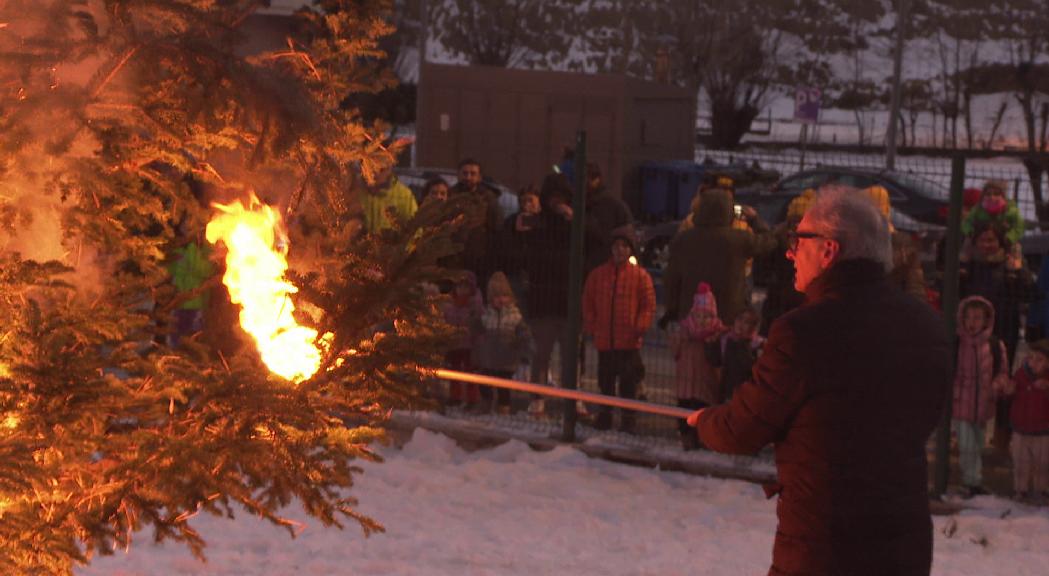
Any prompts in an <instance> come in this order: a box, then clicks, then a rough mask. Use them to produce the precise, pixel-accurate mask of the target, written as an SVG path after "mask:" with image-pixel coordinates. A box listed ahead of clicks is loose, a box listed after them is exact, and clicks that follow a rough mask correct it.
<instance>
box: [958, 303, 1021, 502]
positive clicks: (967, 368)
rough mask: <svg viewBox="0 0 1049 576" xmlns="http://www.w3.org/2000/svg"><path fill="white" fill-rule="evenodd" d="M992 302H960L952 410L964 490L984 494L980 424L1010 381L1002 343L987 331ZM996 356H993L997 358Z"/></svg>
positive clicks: (990, 327) (991, 412) (987, 418)
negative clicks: (956, 365)
mask: <svg viewBox="0 0 1049 576" xmlns="http://www.w3.org/2000/svg"><path fill="white" fill-rule="evenodd" d="M993 329H994V306H992V305H991V303H990V302H989V301H988V300H987V299H985V298H982V297H980V296H970V297H968V298H966V299H964V300H962V301H961V304H960V305H959V306H958V367H957V370H956V372H955V377H954V406H953V410H952V412H951V416H952V420H953V422H952V423H953V425H954V430H955V432H956V433H957V435H958V464H959V466H960V468H961V472H962V494H963V496H965V497H972V496H975V495H979V494H987V490H986V489H985V488H984V487H983V485H982V483H983V447H984V428H985V427H986V425H987V422H988V421H990V419H991V418H992V417H993V416H994V410H995V401H996V400H997V398H998V396H999V395H1000V394H1001V392H1002V391H1004V389H1005V388H1006V386H1007V385H1008V378H1009V364H1008V362H1007V360H1006V358H1007V356H1006V353H1005V344H1004V343H1003V342H1002V341H1001V340H1000V339H998V338H997V337H995V336H993V335H992V334H991V331H992V330H993ZM995 356H997V358H995Z"/></svg>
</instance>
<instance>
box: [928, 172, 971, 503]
mask: <svg viewBox="0 0 1049 576" xmlns="http://www.w3.org/2000/svg"><path fill="white" fill-rule="evenodd" d="M964 188H965V157H964V156H955V157H954V158H953V159H952V160H951V197H950V209H949V211H948V212H947V247H946V253H945V262H944V268H943V294H942V298H941V303H942V305H943V322H944V324H945V325H946V326H947V334H948V335H950V336H952V337H953V335H954V333H955V331H956V323H957V311H958V296H959V294H958V291H959V286H958V253H959V251H960V250H961V243H962V191H963V190H964ZM954 353H955V351H953V350H952V351H951V354H952V357H953V355H954ZM952 397H953V396H952V395H951V393H950V391H948V393H947V401H946V403H945V406H944V409H943V417H942V419H941V420H940V428H939V430H937V431H936V463H935V465H936V467H935V469H934V474H933V495H934V496H936V497H942V496H943V494H944V493H945V492H947V479H948V476H949V474H950V470H951V454H950V450H951V408H952V406H951V404H952V402H951V398H952Z"/></svg>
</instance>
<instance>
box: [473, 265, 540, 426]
mask: <svg viewBox="0 0 1049 576" xmlns="http://www.w3.org/2000/svg"><path fill="white" fill-rule="evenodd" d="M487 295H488V305H487V306H485V308H484V312H482V313H481V315H480V316H479V317H478V318H477V319H476V320H475V321H474V325H473V330H474V334H475V336H476V339H475V341H476V346H475V347H474V355H473V356H474V364H475V365H476V366H477V368H479V369H480V370H481V371H482V372H483V373H485V374H488V375H490V376H495V377H496V378H506V379H511V378H513V375H514V372H515V371H516V370H517V367H518V366H519V365H520V364H521V362H522V361H526V362H527V361H529V360H531V357H532V350H533V348H534V346H535V345H534V344H533V342H532V332H531V331H530V330H529V329H528V324H527V323H526V322H525V321H524V318H523V317H522V316H521V311H520V310H519V309H518V308H517V303H516V301H515V298H514V292H513V290H512V289H511V287H510V281H509V280H508V279H507V278H506V275H505V274H503V273H502V272H496V273H494V274H492V276H491V278H489V279H488V294H487ZM481 396H482V397H483V398H484V399H485V400H486V401H490V400H491V397H492V388H490V387H488V386H485V387H484V388H482V389H481ZM495 398H496V405H497V410H498V411H499V413H500V414H509V413H510V390H508V389H506V388H496V389H495Z"/></svg>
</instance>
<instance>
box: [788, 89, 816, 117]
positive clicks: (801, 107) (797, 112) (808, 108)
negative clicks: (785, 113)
mask: <svg viewBox="0 0 1049 576" xmlns="http://www.w3.org/2000/svg"><path fill="white" fill-rule="evenodd" d="M821 95H822V94H821V93H820V89H819V88H813V87H811V86H798V87H797V88H796V89H795V91H794V119H795V120H797V121H798V122H801V123H803V124H815V123H816V122H817V121H819V118H820V96H821Z"/></svg>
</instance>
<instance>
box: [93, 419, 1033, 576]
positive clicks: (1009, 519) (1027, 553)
mask: <svg viewBox="0 0 1049 576" xmlns="http://www.w3.org/2000/svg"><path fill="white" fill-rule="evenodd" d="M383 453H384V456H385V458H386V462H385V463H382V464H365V465H364V469H365V473H364V474H363V475H361V476H359V477H358V482H357V485H356V486H355V488H354V490H353V494H354V495H355V496H356V497H357V498H359V499H360V510H361V511H362V512H364V513H366V514H368V515H371V516H372V517H374V518H376V519H378V520H380V521H381V522H382V523H383V524H385V526H386V530H387V531H386V533H384V534H378V535H373V536H371V537H370V538H365V537H363V536H362V534H361V532H360V530H359V529H357V528H356V527H355V526H350V527H349V528H348V529H347V530H344V531H339V530H336V529H325V528H323V527H322V526H321V525H320V524H319V523H318V522H316V521H313V520H307V519H306V517H305V515H304V514H302V513H297V514H295V513H292V514H290V515H291V516H292V517H293V518H295V519H297V520H299V521H302V522H304V523H305V524H306V528H305V529H304V530H303V531H302V533H301V534H300V535H299V537H298V538H297V539H294V540H292V539H290V538H289V537H288V534H287V532H286V531H284V530H282V529H278V528H275V527H273V526H272V525H270V524H268V523H264V522H262V521H260V520H258V519H256V518H254V517H252V516H249V515H247V514H243V515H241V516H238V517H237V519H236V520H233V521H230V520H226V519H220V518H214V517H197V518H195V519H194V520H193V521H192V523H193V526H194V527H195V528H197V529H199V530H200V531H201V533H202V534H203V536H204V538H205V539H206V540H207V542H208V548H207V550H206V553H207V555H208V563H207V564H201V563H199V562H198V561H197V560H195V559H194V558H193V557H192V556H191V554H190V553H189V552H188V550H187V549H186V548H185V547H183V546H179V545H176V544H174V543H166V544H163V545H159V546H155V545H153V544H152V543H151V542H152V541H151V538H150V535H149V534H148V533H145V532H144V533H140V534H138V535H137V539H136V541H135V544H134V546H133V547H132V548H131V551H130V553H125V552H124V551H123V550H121V551H118V552H117V553H116V554H115V555H114V556H108V557H98V558H96V559H95V560H94V561H93V562H92V563H91V565H90V566H88V567H86V568H81V569H78V570H77V571H76V573H77V574H78V575H80V576H96V575H97V576H101V575H106V576H131V575H145V574H158V575H159V574H163V575H174V574H207V575H213V574H214V575H218V574H231V575H232V574H237V575H248V574H266V575H270V574H272V575H287V574H300V575H309V574H324V575H331V574H384V575H387V574H389V575H394V574H405V575H414V574H425V575H434V576H437V575H445V574H447V575H455V576H459V575H461V574H471V575H472V574H492V575H533V574H554V573H557V574H572V575H578V576H585V575H589V574H594V575H602V576H607V575H612V574H624V575H625V574H630V575H635V574H661V575H662V574H681V575H686V574H687V575H689V576H696V575H703V574H711V575H739V574H764V573H765V572H766V571H767V569H768V564H769V560H770V557H771V549H772V539H773V533H774V531H775V527H776V516H775V501H774V500H766V499H765V497H764V495H763V493H762V490H761V488H760V487H759V486H757V485H754V484H749V483H746V482H742V481H735V480H720V479H713V478H705V477H700V476H693V475H687V474H683V473H678V472H665V471H659V470H654V469H647V468H639V467H632V466H627V465H622V464H616V463H612V462H608V461H604V460H599V459H592V458H588V457H587V456H585V455H584V454H582V453H581V452H579V451H577V450H576V449H574V448H572V447H569V446H560V447H557V448H555V449H553V450H550V451H546V452H541V451H535V450H532V449H531V448H529V447H528V445H526V444H524V443H523V442H520V441H517V440H511V441H509V442H507V443H505V444H502V445H500V446H498V447H496V448H492V449H486V450H479V451H474V452H467V451H464V450H463V449H461V448H459V447H458V446H457V445H456V443H455V442H454V441H453V440H451V439H449V438H448V437H446V436H442V435H439V434H436V433H433V432H429V431H426V430H424V429H421V428H420V429H417V430H415V432H414V434H413V436H412V438H411V440H410V441H408V442H407V443H406V444H405V445H404V446H403V447H401V448H394V447H389V448H386V449H384V450H383ZM971 502H972V505H973V506H974V509H972V510H966V511H964V512H962V513H961V514H959V515H957V516H950V517H936V518H935V519H934V520H935V525H936V552H935V566H934V569H933V573H934V574H937V575H940V576H948V575H950V576H966V575H973V576H976V575H979V576H987V575H993V574H1003V575H1009V576H1023V575H1032V576H1033V575H1036V574H1037V575H1044V574H1045V570H1046V568H1045V567H1046V566H1049V511H1047V510H1046V509H1045V508H1040V509H1039V508H1032V507H1029V506H1024V505H1018V504H1016V503H1014V502H1011V501H1009V500H1005V499H999V498H994V497H979V498H976V499H974V500H973V501H971Z"/></svg>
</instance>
